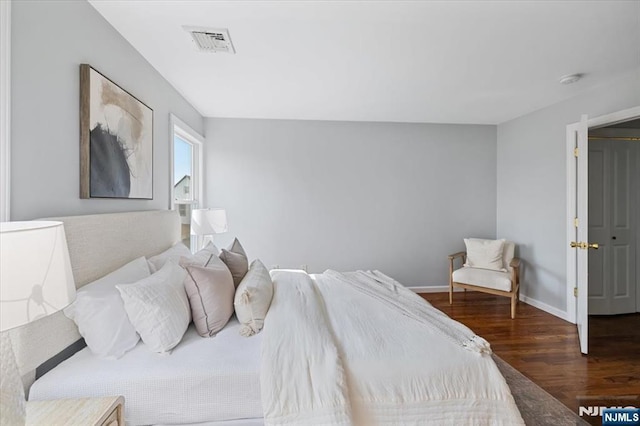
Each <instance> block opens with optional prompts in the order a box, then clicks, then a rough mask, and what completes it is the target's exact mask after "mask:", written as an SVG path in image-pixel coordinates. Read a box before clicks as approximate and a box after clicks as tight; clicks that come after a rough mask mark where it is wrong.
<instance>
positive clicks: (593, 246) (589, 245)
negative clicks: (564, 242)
mask: <svg viewBox="0 0 640 426" xmlns="http://www.w3.org/2000/svg"><path fill="white" fill-rule="evenodd" d="M570 246H571V247H572V248H581V249H583V250H587V249H596V250H597V249H599V248H600V244H598V243H585V242H577V241H571V244H570Z"/></svg>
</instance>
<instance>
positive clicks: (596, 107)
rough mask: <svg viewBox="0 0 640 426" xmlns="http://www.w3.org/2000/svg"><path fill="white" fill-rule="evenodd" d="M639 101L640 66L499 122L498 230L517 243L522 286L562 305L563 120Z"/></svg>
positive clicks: (524, 290) (571, 120) (527, 292)
mask: <svg viewBox="0 0 640 426" xmlns="http://www.w3.org/2000/svg"><path fill="white" fill-rule="evenodd" d="M638 105H640V70H637V71H636V72H633V73H630V74H626V75H624V76H621V77H619V78H618V79H617V80H615V81H613V82H611V83H609V84H607V85H604V86H600V87H598V88H596V89H593V90H591V91H589V92H587V93H584V94H583V95H580V96H577V97H575V98H572V99H569V100H567V101H564V102H561V103H558V104H556V105H552V106H550V107H547V108H544V109H541V110H539V111H536V112H533V113H531V114H528V115H525V116H523V117H520V118H517V119H515V120H511V121H508V122H506V123H502V124H500V125H499V126H498V148H497V150H498V153H497V158H498V165H497V167H498V169H497V170H498V193H497V197H498V208H497V233H498V235H499V236H501V237H504V238H508V239H510V240H513V241H515V242H517V243H518V244H519V248H520V251H519V255H520V257H521V258H522V259H523V260H524V262H525V269H524V279H523V284H522V289H521V292H522V293H523V294H525V295H527V296H529V297H532V298H533V299H535V300H537V301H539V302H542V303H545V304H547V305H549V306H551V307H552V308H556V309H557V310H560V311H565V310H566V292H567V283H566V247H565V244H566V242H565V236H566V229H565V224H566V217H565V215H566V188H565V186H566V158H565V137H566V136H565V135H566V126H567V125H568V124H570V123H574V122H577V121H580V115H581V114H589V116H590V117H595V116H599V115H604V114H608V113H611V112H615V111H619V110H623V109H627V108H631V107H633V106H638Z"/></svg>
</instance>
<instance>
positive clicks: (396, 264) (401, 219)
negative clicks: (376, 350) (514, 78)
mask: <svg viewBox="0 0 640 426" xmlns="http://www.w3.org/2000/svg"><path fill="white" fill-rule="evenodd" d="M205 127H206V131H205V133H206V146H205V161H206V164H207V170H206V172H207V175H206V187H205V202H206V204H207V205H208V206H209V207H225V208H226V209H227V215H228V220H229V227H230V232H229V233H228V234H222V235H218V236H216V243H219V244H221V245H223V246H224V245H225V244H227V243H228V242H229V241H230V239H231V238H232V237H234V236H238V237H239V239H240V241H241V242H242V243H243V245H244V246H245V249H246V250H247V252H248V255H249V257H250V258H260V259H261V260H262V261H263V262H264V263H265V264H266V265H267V267H269V266H272V265H275V264H278V265H280V267H299V266H300V265H302V264H307V265H308V267H309V271H310V272H321V271H323V270H324V269H326V268H332V269H336V270H342V271H345V270H354V269H371V268H376V269H380V270H382V271H384V272H386V273H387V274H390V275H392V276H394V277H395V278H396V279H398V280H399V281H400V282H402V283H403V284H405V285H408V286H423V285H427V286H428V285H446V284H447V283H448V277H447V274H448V266H447V265H448V263H447V257H446V256H447V254H449V253H452V252H455V251H458V250H461V249H463V248H464V244H463V242H462V238H463V237H466V236H476V237H488V238H493V237H495V228H496V225H495V223H496V222H495V215H496V127H495V126H474V125H442V124H392V123H355V122H326V121H288V120H250V119H215V118H214V119H207V120H206V125H205Z"/></svg>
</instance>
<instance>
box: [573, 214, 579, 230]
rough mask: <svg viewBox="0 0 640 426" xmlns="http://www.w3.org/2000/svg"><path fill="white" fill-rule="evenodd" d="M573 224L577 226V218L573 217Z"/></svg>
mask: <svg viewBox="0 0 640 426" xmlns="http://www.w3.org/2000/svg"><path fill="white" fill-rule="evenodd" d="M573 226H575V227H576V228H577V227H578V218H577V217H576V218H574V219H573Z"/></svg>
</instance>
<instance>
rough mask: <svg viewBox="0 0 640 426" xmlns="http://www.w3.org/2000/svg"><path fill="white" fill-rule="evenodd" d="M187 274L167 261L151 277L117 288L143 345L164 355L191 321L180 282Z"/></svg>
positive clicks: (177, 341) (187, 303)
mask: <svg viewBox="0 0 640 426" xmlns="http://www.w3.org/2000/svg"><path fill="white" fill-rule="evenodd" d="M186 275H187V272H186V271H185V270H184V269H182V268H181V267H180V266H178V265H177V264H175V263H173V262H172V261H169V262H167V263H165V265H164V266H163V267H162V269H160V270H159V271H158V272H156V273H155V274H153V275H151V276H150V277H147V278H144V279H142V280H140V281H138V282H136V283H134V284H129V285H117V286H116V288H117V289H118V290H119V291H120V295H121V296H122V300H123V301H124V309H125V310H126V311H127V316H128V317H129V320H130V321H131V323H132V324H133V326H134V327H135V329H136V331H137V332H138V334H140V338H142V341H143V342H144V344H145V345H147V346H148V347H149V349H151V350H152V351H154V352H167V351H169V350H171V349H172V348H173V347H174V346H176V345H177V344H178V343H180V340H182V336H183V335H184V333H185V331H187V327H188V326H189V323H190V322H191V309H190V308H189V300H188V299H187V294H186V293H185V290H184V286H183V285H182V282H183V281H184V279H185V277H186Z"/></svg>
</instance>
